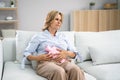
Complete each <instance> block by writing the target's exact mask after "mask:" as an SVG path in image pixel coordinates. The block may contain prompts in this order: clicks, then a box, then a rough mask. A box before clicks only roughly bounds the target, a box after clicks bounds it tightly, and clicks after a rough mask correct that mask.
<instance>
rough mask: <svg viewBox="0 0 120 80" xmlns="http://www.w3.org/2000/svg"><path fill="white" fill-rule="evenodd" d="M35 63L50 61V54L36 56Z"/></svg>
mask: <svg viewBox="0 0 120 80" xmlns="http://www.w3.org/2000/svg"><path fill="white" fill-rule="evenodd" d="M36 59H37V61H50V60H51V59H52V55H51V54H41V55H38V56H37V58H36Z"/></svg>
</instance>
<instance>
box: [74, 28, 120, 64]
mask: <svg viewBox="0 0 120 80" xmlns="http://www.w3.org/2000/svg"><path fill="white" fill-rule="evenodd" d="M75 46H76V48H77V50H78V51H79V53H80V54H81V57H82V58H83V60H84V61H86V60H92V61H93V63H95V64H103V63H113V62H120V57H119V56H120V55H119V53H120V30H113V31H103V32H75ZM113 55H114V56H113ZM105 60H106V61H105Z"/></svg>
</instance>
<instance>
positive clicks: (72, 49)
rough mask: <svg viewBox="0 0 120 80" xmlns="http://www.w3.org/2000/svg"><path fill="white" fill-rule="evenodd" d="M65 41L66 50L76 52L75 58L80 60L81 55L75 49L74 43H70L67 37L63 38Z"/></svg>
mask: <svg viewBox="0 0 120 80" xmlns="http://www.w3.org/2000/svg"><path fill="white" fill-rule="evenodd" d="M65 41H66V43H67V45H68V50H69V51H72V52H74V53H75V54H76V56H75V59H79V60H80V61H82V57H81V55H80V53H79V52H78V51H77V49H76V47H75V46H74V44H71V42H70V40H69V39H68V38H67V37H66V38H65Z"/></svg>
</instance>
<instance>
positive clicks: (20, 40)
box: [16, 30, 38, 64]
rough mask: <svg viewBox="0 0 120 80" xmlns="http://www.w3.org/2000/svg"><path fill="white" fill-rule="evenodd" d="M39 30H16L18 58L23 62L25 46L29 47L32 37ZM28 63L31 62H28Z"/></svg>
mask: <svg viewBox="0 0 120 80" xmlns="http://www.w3.org/2000/svg"><path fill="white" fill-rule="evenodd" d="M36 33H38V32H34V31H21V30H17V31H16V59H17V61H19V62H20V63H21V61H22V59H23V53H24V50H25V48H26V47H27V45H28V43H29V41H30V39H31V37H32V36H33V35H35V34H36ZM26 64H30V63H29V62H26Z"/></svg>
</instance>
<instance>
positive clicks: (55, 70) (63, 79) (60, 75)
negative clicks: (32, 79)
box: [36, 61, 67, 80]
mask: <svg viewBox="0 0 120 80" xmlns="http://www.w3.org/2000/svg"><path fill="white" fill-rule="evenodd" d="M36 71H37V74H38V75H40V76H43V77H45V78H47V79H48V80H67V74H66V72H65V70H64V69H63V68H62V67H60V66H58V65H56V64H55V63H54V62H47V61H46V62H42V63H39V64H38V67H37V69H36Z"/></svg>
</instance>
